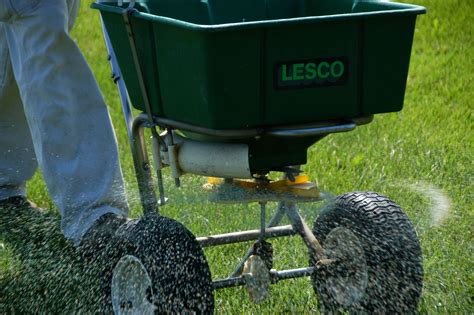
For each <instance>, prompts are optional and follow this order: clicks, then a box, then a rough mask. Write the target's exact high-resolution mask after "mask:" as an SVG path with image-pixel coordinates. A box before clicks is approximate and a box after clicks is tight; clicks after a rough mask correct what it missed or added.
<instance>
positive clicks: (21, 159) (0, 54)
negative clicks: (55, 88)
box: [0, 1, 37, 201]
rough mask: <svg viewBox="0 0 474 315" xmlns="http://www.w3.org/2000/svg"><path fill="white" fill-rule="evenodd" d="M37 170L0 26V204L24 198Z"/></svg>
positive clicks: (2, 26) (3, 32)
mask: <svg viewBox="0 0 474 315" xmlns="http://www.w3.org/2000/svg"><path fill="white" fill-rule="evenodd" d="M0 2H1V1H0ZM36 168H37V163H36V156H35V153H34V149H33V144H32V142H31V135H30V130H29V129H28V124H27V123H26V119H25V114H24V112H23V104H22V103H21V99H20V93H19V91H18V87H17V84H16V82H15V80H14V78H13V74H12V69H11V63H10V56H9V52H8V46H7V41H6V37H5V30H4V24H3V23H1V22H0V201H1V200H6V199H8V198H10V197H15V196H24V195H25V183H26V181H27V180H29V179H30V178H31V177H32V176H33V174H34V172H35V170H36Z"/></svg>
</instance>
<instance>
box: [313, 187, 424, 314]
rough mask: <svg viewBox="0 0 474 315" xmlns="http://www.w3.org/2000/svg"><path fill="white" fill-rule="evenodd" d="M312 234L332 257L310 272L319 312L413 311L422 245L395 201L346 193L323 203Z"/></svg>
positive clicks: (420, 284) (420, 282)
mask: <svg viewBox="0 0 474 315" xmlns="http://www.w3.org/2000/svg"><path fill="white" fill-rule="evenodd" d="M313 233H314V235H315V236H316V238H317V239H318V240H319V241H320V242H321V244H322V245H323V247H324V249H325V252H326V255H327V258H329V259H334V260H335V262H334V263H333V264H331V265H327V266H323V267H319V271H318V272H316V273H315V274H313V276H312V283H313V287H314V290H315V291H316V294H317V295H318V298H319V299H318V305H319V308H320V311H321V313H337V312H339V311H348V312H349V313H388V314H394V313H395V314H409V313H412V312H415V311H416V307H417V305H418V301H419V298H420V295H421V290H422V287H423V266H422V257H421V249H420V244H419V241H418V238H417V235H416V233H415V230H414V228H413V225H412V223H411V222H410V220H409V219H408V217H407V216H406V214H405V213H404V212H403V210H402V209H401V208H400V206H398V205H397V204H395V203H394V202H393V201H391V200H389V199H388V198H386V197H384V196H381V195H379V194H377V193H374V192H354V193H347V194H344V195H341V196H339V197H337V198H336V199H335V200H334V201H333V202H332V203H331V204H330V205H328V206H327V207H325V209H324V210H323V211H322V213H321V215H320V216H319V217H318V218H317V219H316V222H315V223H314V227H313ZM311 264H312V265H314V264H316V262H315V261H314V259H311Z"/></svg>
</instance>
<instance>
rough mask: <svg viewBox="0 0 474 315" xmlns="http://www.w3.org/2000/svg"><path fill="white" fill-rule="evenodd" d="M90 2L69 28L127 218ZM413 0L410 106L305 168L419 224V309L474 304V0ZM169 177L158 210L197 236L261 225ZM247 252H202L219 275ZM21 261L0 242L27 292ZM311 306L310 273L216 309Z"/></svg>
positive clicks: (36, 185)
mask: <svg viewBox="0 0 474 315" xmlns="http://www.w3.org/2000/svg"><path fill="white" fill-rule="evenodd" d="M89 4H90V1H83V3H82V7H81V11H80V15H79V17H78V19H77V23H76V26H75V29H74V30H73V32H72V36H73V37H74V38H75V39H76V40H77V42H78V44H79V46H80V47H81V49H82V51H83V53H84V55H85V56H86V58H87V60H88V61H89V63H90V65H91V67H92V69H93V71H94V73H95V75H96V77H97V80H98V82H99V84H100V86H101V89H102V91H103V93H104V95H105V98H106V101H107V103H108V105H109V108H110V111H111V116H112V119H113V121H114V125H115V129H116V132H117V138H118V141H119V149H120V154H121V161H122V167H123V171H124V176H125V179H126V184H127V191H128V197H129V202H130V205H131V207H132V216H137V215H139V202H138V193H137V188H136V184H135V177H134V173H133V167H132V158H131V154H130V149H129V146H128V138H127V135H126V132H125V125H124V122H123V119H122V113H121V108H120V104H119V100H118V96H117V92H116V88H115V86H114V84H113V82H112V81H111V79H110V68H109V65H108V62H107V60H106V52H105V48H104V44H103V40H102V37H101V31H100V25H99V18H98V14H97V12H94V11H91V10H90V9H89V8H88V5H89ZM416 4H420V5H423V6H425V7H426V8H427V9H428V14H427V15H424V16H421V17H420V18H419V19H418V21H417V26H416V32H415V38H414V45H413V51H412V59H411V64H410V73H409V78H408V85H407V90H406V97H405V106H404V109H403V110H402V111H401V112H399V113H391V114H386V115H379V116H376V117H375V120H374V122H372V123H371V124H369V125H366V126H362V127H360V128H357V130H355V131H353V132H350V133H347V134H340V135H332V136H329V137H327V138H326V139H324V140H322V141H321V142H319V143H318V144H316V145H315V146H313V147H311V149H310V150H309V162H308V164H307V165H306V166H305V167H304V170H305V172H306V173H307V174H308V175H310V177H311V178H312V179H313V180H314V181H316V182H317V183H318V185H319V186H320V188H321V189H322V190H325V191H329V192H331V193H333V194H335V195H337V194H341V193H344V192H348V191H355V190H372V191H377V192H380V193H382V194H384V195H386V196H388V197H390V198H391V199H393V200H395V201H396V202H397V203H399V204H400V205H401V206H402V207H403V208H404V209H405V211H406V213H407V214H408V216H409V217H410V218H411V220H412V222H413V223H414V225H415V228H416V230H417V233H418V236H419V238H420V241H421V246H422V250H423V258H424V269H425V280H424V289H423V295H422V300H421V303H420V305H419V311H420V313H427V314H432V313H441V314H467V313H473V312H474V301H473V296H474V265H473V262H474V257H473V256H474V255H473V252H474V246H473V235H472V233H473V228H472V227H473V226H474V209H473V201H474V200H473V192H472V191H473V189H474V187H473V179H474V178H473V177H474V165H473V156H474V150H473V149H474V148H473V147H474V132H473V127H474V110H473V109H474V106H473V103H472V100H473V97H474V92H473V91H474V89H473V84H474V82H473V77H474V76H473V71H474V38H473V30H474V29H473V27H472V21H473V19H474V2H473V1H471V0H449V1H446V0H416ZM166 182H167V192H168V194H169V197H170V199H171V202H170V204H169V205H167V206H166V207H164V208H163V209H162V213H163V214H165V215H167V216H171V217H173V218H176V219H178V220H179V221H181V222H182V223H184V224H185V225H186V226H187V227H188V228H189V229H191V230H192V231H193V232H194V233H195V234H196V235H204V234H209V233H223V232H227V231H230V230H242V229H246V228H257V227H258V212H257V210H258V208H257V206H254V205H249V206H239V207H237V206H225V207H224V206H220V205H215V204H211V203H209V202H207V201H206V200H205V195H204V193H203V192H200V186H201V185H202V183H203V179H202V178H197V177H190V176H188V177H186V178H185V179H184V180H183V187H182V188H180V189H176V188H174V187H173V185H172V182H171V180H170V178H169V174H167V178H166ZM28 189H29V197H30V198H31V199H33V200H35V201H36V202H37V203H39V204H40V205H41V206H43V207H45V208H49V209H51V211H54V206H53V204H52V203H51V200H50V199H49V197H48V194H47V190H46V188H45V185H44V183H43V181H42V179H41V174H40V173H37V174H36V175H35V178H34V179H33V180H32V181H31V182H30V183H29V184H28ZM319 208H320V205H318V204H310V205H303V206H302V209H301V210H302V213H303V215H304V216H305V217H306V219H307V220H308V222H311V221H313V220H314V219H315V218H316V216H317V212H318V209H319ZM274 246H275V261H276V267H277V268H282V267H284V266H293V267H296V266H305V265H306V264H307V261H308V257H307V254H306V250H305V249H304V248H303V246H302V245H301V242H300V241H299V240H298V239H289V240H286V239H284V240H278V241H275V242H274ZM245 250H246V247H245V245H235V246H234V245H233V246H228V247H224V248H222V247H221V248H215V249H210V250H206V255H207V258H208V261H209V263H210V265H211V270H212V272H213V274H214V275H215V276H216V277H223V276H226V274H227V273H229V272H230V271H231V270H232V266H234V265H235V264H236V262H237V261H238V259H239V256H240V255H242V254H243V252H245ZM20 265H21V262H19V261H18V259H17V258H16V257H15V256H14V255H13V254H12V251H11V248H10V246H9V244H7V243H5V244H3V243H0V288H1V287H2V286H5V283H6V281H7V280H8V281H11V279H18V281H16V282H14V283H15V285H14V287H13V288H12V289H11V290H14V291H15V292H22V291H23V290H24V291H28V288H29V286H30V285H31V283H30V284H29V283H28V281H25V279H28V277H29V275H25V274H21V273H20V272H19V271H18V270H21V267H20ZM9 283H10V285H11V283H12V282H9ZM53 292H56V291H54V290H53ZM37 298H38V297H36V299H37ZM49 298H52V299H54V296H50V297H49ZM3 302H5V301H3ZM1 303H2V299H1V297H0V304H1ZM23 303H25V304H26V305H31V307H32V309H34V307H35V305H36V306H37V305H38V304H37V303H38V301H37V300H36V301H35V296H34V295H33V296H32V295H31V294H30V295H27V296H25V298H24V300H23ZM28 303H29V304H28ZM53 304H54V303H52V305H53ZM0 306H1V305H0ZM316 309H317V299H316V296H315V294H314V292H313V290H312V288H311V284H310V281H309V279H298V280H291V281H287V282H282V283H280V284H278V285H277V286H274V287H272V290H271V297H270V299H269V300H267V301H265V302H263V303H262V304H258V305H256V304H252V303H251V302H250V301H249V300H248V298H247V295H246V292H245V290H243V289H241V288H238V289H226V290H223V291H219V292H218V293H217V294H216V312H218V313H269V314H270V313H310V312H314V311H316Z"/></svg>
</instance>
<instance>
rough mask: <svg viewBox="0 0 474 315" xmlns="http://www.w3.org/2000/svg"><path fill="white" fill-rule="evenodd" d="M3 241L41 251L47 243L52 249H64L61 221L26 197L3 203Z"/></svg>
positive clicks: (0, 210)
mask: <svg viewBox="0 0 474 315" xmlns="http://www.w3.org/2000/svg"><path fill="white" fill-rule="evenodd" d="M0 238H1V239H3V240H4V241H5V242H7V243H9V244H10V245H11V246H13V247H15V248H18V249H21V248H30V249H32V248H40V247H41V246H44V244H45V241H46V240H47V243H48V244H49V246H53V245H52V244H54V246H63V245H64V243H65V242H66V240H65V239H64V237H63V236H62V232H61V228H60V221H59V219H58V217H57V216H56V215H54V214H53V213H50V212H47V211H45V210H43V209H41V208H39V207H38V206H37V205H35V204H34V203H33V202H31V201H29V200H28V199H26V197H24V196H14V197H10V198H7V199H3V200H0Z"/></svg>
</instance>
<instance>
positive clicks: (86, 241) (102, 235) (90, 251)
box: [77, 213, 129, 261]
mask: <svg viewBox="0 0 474 315" xmlns="http://www.w3.org/2000/svg"><path fill="white" fill-rule="evenodd" d="M127 222H129V220H127V219H126V218H124V217H120V216H118V215H116V214H113V213H107V214H104V215H103V216H101V217H100V218H99V219H98V220H97V221H96V222H95V223H94V224H93V225H92V227H91V228H89V230H88V231H87V232H86V234H85V235H84V236H83V237H82V239H81V242H80V244H79V246H78V247H77V249H78V250H79V253H80V255H81V256H82V257H83V258H84V259H86V261H90V260H97V259H99V258H100V257H104V258H106V257H105V256H104V255H106V256H108V257H109V258H110V255H111V253H112V252H113V248H114V246H116V245H117V244H118V243H119V242H120V241H122V237H123V234H124V233H121V232H120V231H121V230H123V229H124V228H125V226H126V225H127ZM106 259H108V258H106Z"/></svg>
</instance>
